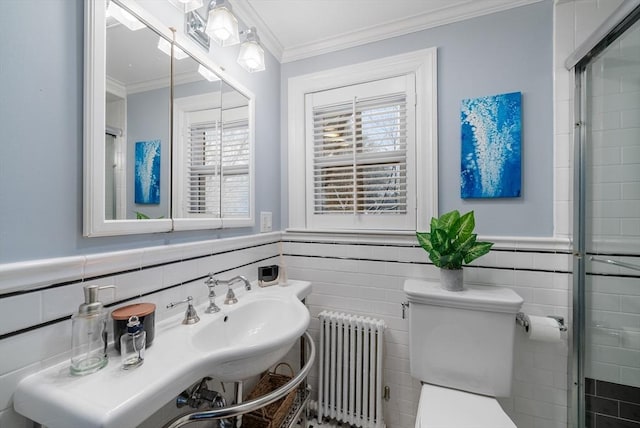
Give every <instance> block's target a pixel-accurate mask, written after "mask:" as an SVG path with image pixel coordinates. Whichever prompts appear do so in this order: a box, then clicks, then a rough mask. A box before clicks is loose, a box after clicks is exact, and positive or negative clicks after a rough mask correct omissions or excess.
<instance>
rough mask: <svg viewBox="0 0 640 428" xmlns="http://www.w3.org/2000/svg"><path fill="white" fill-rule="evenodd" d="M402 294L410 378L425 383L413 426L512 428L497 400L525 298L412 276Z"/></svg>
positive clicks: (506, 388)
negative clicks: (451, 287) (460, 288)
mask: <svg viewBox="0 0 640 428" xmlns="http://www.w3.org/2000/svg"><path fill="white" fill-rule="evenodd" d="M404 291H405V293H406V294H407V297H408V300H409V303H410V307H409V347H410V365H411V375H412V376H413V377H415V378H417V379H420V381H421V382H422V391H421V393H420V404H419V406H418V414H417V415H416V428H516V425H515V424H514V423H513V421H511V419H510V418H509V417H508V416H507V414H506V413H505V412H504V411H503V410H502V408H501V407H500V405H499V404H498V402H497V401H496V399H495V397H507V396H509V395H510V394H511V375H512V371H513V340H514V333H515V325H516V323H515V316H516V313H517V312H518V311H519V310H520V307H521V306H522V302H523V300H522V298H521V297H520V296H519V295H518V294H516V293H515V292H514V291H513V290H510V289H508V288H502V287H481V286H469V285H467V286H465V290H464V291H458V292H452V291H447V290H444V289H442V288H441V287H440V284H439V283H438V282H435V281H434V282H429V281H419V280H413V279H409V280H407V281H405V283H404Z"/></svg>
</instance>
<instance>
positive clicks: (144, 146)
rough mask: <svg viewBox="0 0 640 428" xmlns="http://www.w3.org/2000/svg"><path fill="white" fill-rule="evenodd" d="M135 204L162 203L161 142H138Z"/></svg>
mask: <svg viewBox="0 0 640 428" xmlns="http://www.w3.org/2000/svg"><path fill="white" fill-rule="evenodd" d="M135 155H136V168H135V187H136V189H135V202H136V204H159V203H160V140H151V141H138V142H136V153H135Z"/></svg>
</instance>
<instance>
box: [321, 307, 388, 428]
mask: <svg viewBox="0 0 640 428" xmlns="http://www.w3.org/2000/svg"><path fill="white" fill-rule="evenodd" d="M318 318H319V319H320V351H319V361H318V365H319V372H320V374H319V380H318V421H321V420H322V418H323V417H328V418H331V419H336V420H338V421H340V422H345V423H348V424H350V425H355V426H358V427H363V428H385V424H384V421H383V420H382V348H383V343H384V337H383V336H384V335H383V333H384V328H385V324H384V321H381V320H375V319H372V318H365V317H361V316H356V315H349V314H343V313H338V312H329V311H323V312H321V313H320V314H319V315H318Z"/></svg>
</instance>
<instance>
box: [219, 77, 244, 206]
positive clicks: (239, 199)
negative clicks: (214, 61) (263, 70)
mask: <svg viewBox="0 0 640 428" xmlns="http://www.w3.org/2000/svg"><path fill="white" fill-rule="evenodd" d="M222 147H223V148H222V153H223V159H222V176H223V179H222V207H223V209H222V216H223V218H225V219H242V218H248V217H249V216H250V212H251V197H250V195H251V189H250V183H251V179H250V177H251V171H250V166H251V157H250V153H251V147H250V135H249V100H248V99H247V97H245V96H244V95H242V94H241V93H240V92H238V91H236V90H235V89H234V88H233V87H232V86H231V85H229V84H228V83H226V82H223V84H222Z"/></svg>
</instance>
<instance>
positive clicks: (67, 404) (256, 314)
mask: <svg viewBox="0 0 640 428" xmlns="http://www.w3.org/2000/svg"><path fill="white" fill-rule="evenodd" d="M310 291H311V284H310V283H308V282H306V281H289V283H288V284H287V285H285V286H272V287H269V288H259V287H254V288H253V290H251V291H250V292H247V293H243V294H240V295H239V297H238V299H239V300H238V303H236V304H234V305H221V308H222V311H220V312H218V313H216V314H205V313H204V308H205V306H206V305H203V306H201V307H198V308H197V309H198V313H199V314H200V318H201V321H200V322H199V323H197V324H193V325H182V324H181V323H180V321H181V317H182V316H181V315H180V317H173V318H171V319H168V320H166V321H163V322H162V323H159V324H158V325H157V326H156V337H155V339H154V342H153V346H151V347H149V348H148V349H147V352H146V356H145V361H144V364H143V365H142V366H140V367H138V368H137V369H135V370H129V371H124V370H122V369H121V367H120V363H119V356H118V355H117V354H116V353H115V351H111V352H112V354H111V355H110V362H109V364H108V365H107V367H105V368H104V369H102V370H100V371H98V372H96V373H93V374H91V375H87V376H82V377H76V376H72V375H71V374H69V363H68V362H65V363H62V364H58V365H56V366H53V367H50V368H48V369H46V370H44V371H42V372H39V373H36V374H34V375H32V376H29V377H26V378H25V379H23V380H22V381H21V382H20V383H19V385H18V387H17V389H16V392H15V394H14V399H13V401H14V408H15V410H16V411H17V412H18V413H20V414H22V415H24V416H26V417H28V418H29V419H31V420H33V421H35V422H37V423H40V424H43V425H46V426H47V427H48V428H68V427H86V428H91V427H105V428H111V427H113V428H123V427H135V426H136V425H138V424H140V423H141V422H143V421H144V420H145V419H146V418H148V417H149V416H151V415H152V414H153V413H154V412H155V411H156V410H157V409H159V408H160V407H162V406H163V405H164V404H166V403H167V402H169V401H170V400H171V399H173V398H174V397H175V396H176V395H177V394H179V393H180V392H181V391H183V390H184V389H185V388H187V387H188V386H190V385H191V384H192V383H194V382H195V381H197V380H198V379H200V378H202V377H204V376H212V377H214V378H216V379H219V380H222V381H236V380H242V379H246V378H248V377H251V376H254V375H257V374H259V373H261V372H263V371H265V370H266V369H268V368H269V367H271V366H272V365H273V364H275V363H276V362H278V361H279V360H280V359H281V358H282V357H283V356H284V355H285V354H286V353H287V352H288V351H289V349H290V348H291V346H292V345H293V344H294V343H295V341H296V340H297V339H298V338H299V337H300V336H301V335H302V334H303V333H304V331H305V330H306V329H307V327H308V325H309V319H310V317H309V311H308V310H307V308H306V307H305V306H304V305H303V304H302V302H301V301H300V299H302V298H304V297H306V296H307V295H308V294H309V293H310Z"/></svg>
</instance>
